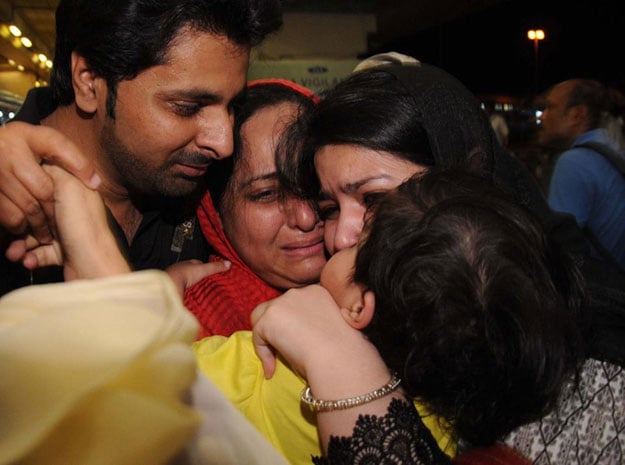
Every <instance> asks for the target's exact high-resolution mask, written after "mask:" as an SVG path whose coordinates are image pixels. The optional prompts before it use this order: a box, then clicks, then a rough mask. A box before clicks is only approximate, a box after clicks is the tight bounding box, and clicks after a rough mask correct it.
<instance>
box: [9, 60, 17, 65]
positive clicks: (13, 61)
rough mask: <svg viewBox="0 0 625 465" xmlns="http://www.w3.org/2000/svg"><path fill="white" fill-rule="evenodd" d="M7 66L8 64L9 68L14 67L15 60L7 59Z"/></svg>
mask: <svg viewBox="0 0 625 465" xmlns="http://www.w3.org/2000/svg"><path fill="white" fill-rule="evenodd" d="M9 64H10V65H11V66H15V65H17V63H15V60H11V59H10V58H9Z"/></svg>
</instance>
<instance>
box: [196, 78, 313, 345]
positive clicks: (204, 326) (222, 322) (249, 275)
mask: <svg viewBox="0 0 625 465" xmlns="http://www.w3.org/2000/svg"><path fill="white" fill-rule="evenodd" d="M265 84H279V85H283V86H285V87H289V88H291V89H294V90H295V91H297V92H299V93H301V94H302V95H304V96H306V97H308V98H311V99H312V100H313V101H316V97H315V96H314V94H313V93H312V91H310V90H309V89H306V88H305V87H302V86H299V85H298V84H295V83H294V82H291V81H287V80H284V79H260V80H257V81H252V82H250V83H248V87H254V86H258V85H265ZM197 216H198V220H199V222H200V227H201V229H202V233H203V234H204V237H206V240H207V241H208V243H209V244H210V245H211V246H212V247H213V249H214V250H215V252H216V253H215V254H214V255H211V257H210V261H220V260H229V261H230V262H231V263H232V266H231V268H230V270H228V271H226V272H224V273H218V274H215V275H211V276H208V277H206V278H204V279H202V280H201V281H199V282H198V283H197V284H195V285H193V286H191V287H190V288H188V289H187V290H186V291H185V294H184V304H185V306H186V307H187V308H188V309H189V310H190V311H191V312H192V313H193V314H194V315H195V317H196V318H197V319H198V320H199V322H200V325H201V329H200V338H201V337H205V336H211V335H215V334H220V335H223V336H229V335H230V334H232V333H233V332H235V331H240V330H245V329H251V328H252V324H251V321H250V314H251V313H252V310H254V308H256V306H257V305H258V304H260V303H262V302H266V301H267V300H270V299H273V298H274V297H277V296H278V295H280V293H281V292H280V291H279V290H277V289H275V288H273V287H271V286H270V285H269V284H267V283H266V282H265V281H263V280H262V279H260V278H259V277H258V276H257V275H256V274H255V273H254V272H253V271H252V270H251V269H250V268H249V267H248V266H247V265H246V264H245V262H243V260H242V259H241V257H239V254H237V252H236V251H235V250H234V248H233V247H232V244H230V241H229V240H228V238H227V237H226V235H225V233H224V231H223V228H222V226H221V220H220V218H219V214H218V213H217V210H216V209H215V206H214V205H213V201H212V199H211V196H210V194H209V193H208V192H206V194H204V197H203V199H202V201H201V203H200V206H199V207H198V211H197Z"/></svg>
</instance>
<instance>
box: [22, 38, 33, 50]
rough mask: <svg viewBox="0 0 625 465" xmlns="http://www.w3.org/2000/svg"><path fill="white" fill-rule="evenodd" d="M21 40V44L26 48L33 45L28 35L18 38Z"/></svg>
mask: <svg viewBox="0 0 625 465" xmlns="http://www.w3.org/2000/svg"><path fill="white" fill-rule="evenodd" d="M20 40H21V41H22V45H23V46H24V47H26V48H30V47H32V46H33V42H32V40H30V39H29V38H28V37H26V36H24V37H22V38H21V39H20Z"/></svg>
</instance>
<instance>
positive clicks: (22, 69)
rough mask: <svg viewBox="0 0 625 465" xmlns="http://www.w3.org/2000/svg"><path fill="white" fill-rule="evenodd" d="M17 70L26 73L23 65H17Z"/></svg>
mask: <svg viewBox="0 0 625 465" xmlns="http://www.w3.org/2000/svg"><path fill="white" fill-rule="evenodd" d="M17 69H19V70H20V71H24V69H25V68H24V67H23V66H22V65H17Z"/></svg>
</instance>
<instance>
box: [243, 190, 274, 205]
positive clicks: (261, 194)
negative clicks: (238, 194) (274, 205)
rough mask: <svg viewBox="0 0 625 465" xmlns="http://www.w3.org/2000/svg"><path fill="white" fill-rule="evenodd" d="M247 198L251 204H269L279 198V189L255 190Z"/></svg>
mask: <svg viewBox="0 0 625 465" xmlns="http://www.w3.org/2000/svg"><path fill="white" fill-rule="evenodd" d="M247 198H248V199H249V200H250V201H252V202H259V203H270V202H276V201H278V200H280V198H281V192H280V189H279V188H264V189H256V190H253V191H251V192H249V193H248V194H247Z"/></svg>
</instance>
